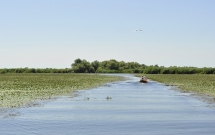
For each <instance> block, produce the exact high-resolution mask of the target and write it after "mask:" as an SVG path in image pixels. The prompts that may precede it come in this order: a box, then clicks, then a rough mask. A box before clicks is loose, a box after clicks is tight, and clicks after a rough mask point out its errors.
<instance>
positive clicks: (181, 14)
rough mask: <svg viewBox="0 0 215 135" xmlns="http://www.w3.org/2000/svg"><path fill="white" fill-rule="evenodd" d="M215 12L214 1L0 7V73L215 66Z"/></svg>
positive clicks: (115, 0) (6, 2)
mask: <svg viewBox="0 0 215 135" xmlns="http://www.w3.org/2000/svg"><path fill="white" fill-rule="evenodd" d="M214 7H215V1H214V0H19V1H18V0H0V68H20V67H29V68H68V67H70V65H71V64H72V63H73V62H74V60H75V59H77V58H81V59H86V60H87V61H89V62H92V61H94V60H98V61H103V60H110V59H115V60H118V61H125V62H132V61H133V62H138V63H140V64H146V65H155V64H158V65H159V66H166V67H168V66H195V67H215V62H214V59H215V8H214ZM135 29H142V30H143V31H135Z"/></svg>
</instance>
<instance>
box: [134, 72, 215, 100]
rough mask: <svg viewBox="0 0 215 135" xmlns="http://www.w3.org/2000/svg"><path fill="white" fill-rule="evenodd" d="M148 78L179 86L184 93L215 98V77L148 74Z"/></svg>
mask: <svg viewBox="0 0 215 135" xmlns="http://www.w3.org/2000/svg"><path fill="white" fill-rule="evenodd" d="M135 76H137V77H140V76H142V75H141V74H135ZM146 77H147V78H148V79H151V80H154V81H158V82H161V83H164V84H165V85H167V86H177V87H178V88H179V89H181V90H182V91H183V92H194V93H196V94H200V95H203V96H211V97H213V98H215V75H205V74H192V75H188V74H146Z"/></svg>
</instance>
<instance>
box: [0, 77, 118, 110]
mask: <svg viewBox="0 0 215 135" xmlns="http://www.w3.org/2000/svg"><path fill="white" fill-rule="evenodd" d="M119 80H122V77H119V76H106V75H99V74H29V73H28V74H27V73H26V74H25V73H24V74H1V75H0V108H13V107H20V106H23V105H25V104H27V103H29V102H33V101H35V100H46V99H50V98H51V97H53V96H60V95H65V94H69V93H71V92H72V91H74V90H83V89H90V88H93V87H98V86H101V85H103V84H105V83H108V82H113V81H119Z"/></svg>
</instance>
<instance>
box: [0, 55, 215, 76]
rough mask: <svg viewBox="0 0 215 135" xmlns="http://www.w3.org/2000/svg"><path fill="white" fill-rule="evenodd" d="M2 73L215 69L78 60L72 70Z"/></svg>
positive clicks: (214, 70)
mask: <svg viewBox="0 0 215 135" xmlns="http://www.w3.org/2000/svg"><path fill="white" fill-rule="evenodd" d="M0 73H143V74H215V68H211V67H204V68H197V67H177V66H171V67H164V66H158V65H150V66H147V65H145V64H139V63H137V62H124V61H117V60H114V59H111V60H105V61H102V62H99V61H97V60H95V61H93V62H88V61H87V60H85V59H80V58H78V59H76V60H74V63H72V64H71V68H65V69H55V68H45V69H35V68H13V69H0Z"/></svg>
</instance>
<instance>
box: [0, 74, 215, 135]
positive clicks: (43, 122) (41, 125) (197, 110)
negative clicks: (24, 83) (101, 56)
mask: <svg viewBox="0 0 215 135" xmlns="http://www.w3.org/2000/svg"><path fill="white" fill-rule="evenodd" d="M124 76H127V77H129V78H130V80H127V81H123V82H115V83H109V84H106V85H104V86H102V87H99V88H95V89H91V90H80V91H77V92H76V94H77V96H76V97H73V98H72V97H71V96H64V97H60V98H57V99H56V100H53V101H46V102H42V103H40V104H41V105H39V106H37V105H36V106H33V107H30V108H20V109H13V110H1V112H0V113H1V116H0V135H47V134H51V135H83V134H87V135H105V134H109V135H173V134H174V135H182V134H186V135H214V134H215V108H214V107H210V104H208V103H206V102H203V101H201V100H198V99H195V98H193V97H192V96H190V94H188V93H180V92H177V91H174V90H172V89H171V87H167V86H164V85H162V84H160V83H157V82H153V81H150V82H149V83H146V84H143V83H139V82H138V80H139V78H136V77H133V76H132V75H124ZM107 97H111V98H112V99H106V98H107Z"/></svg>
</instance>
